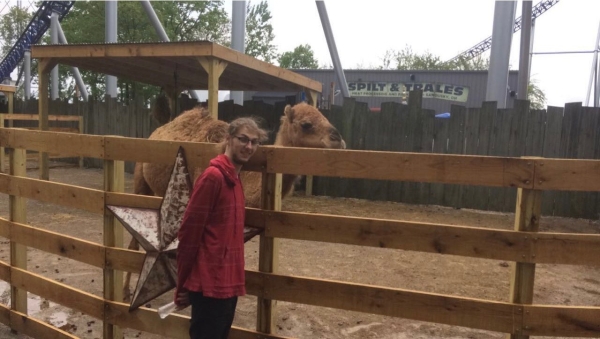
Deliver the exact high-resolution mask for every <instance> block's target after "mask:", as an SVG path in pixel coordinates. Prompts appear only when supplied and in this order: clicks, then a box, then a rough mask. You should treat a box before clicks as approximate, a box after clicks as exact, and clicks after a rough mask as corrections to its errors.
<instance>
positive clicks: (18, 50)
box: [0, 1, 75, 82]
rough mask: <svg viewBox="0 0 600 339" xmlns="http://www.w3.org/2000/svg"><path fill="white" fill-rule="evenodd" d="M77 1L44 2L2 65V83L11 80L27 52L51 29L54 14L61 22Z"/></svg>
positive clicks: (0, 69)
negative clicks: (7, 79) (11, 75)
mask: <svg viewBox="0 0 600 339" xmlns="http://www.w3.org/2000/svg"><path fill="white" fill-rule="evenodd" d="M74 3H75V1H43V2H42V4H41V6H40V7H39V8H38V10H37V12H36V13H35V15H34V16H33V18H32V19H31V21H30V22H29V24H28V25H27V28H26V29H25V31H23V34H21V36H20V37H19V39H18V40H17V42H15V44H14V45H13V47H12V48H11V49H10V51H9V52H8V54H7V55H6V57H5V58H4V60H2V62H1V63H0V82H2V81H4V79H6V78H10V73H12V71H13V70H14V69H15V68H16V67H17V65H18V64H19V62H21V60H23V57H24V56H25V51H26V50H29V48H30V47H31V45H34V44H37V43H38V42H39V41H40V39H41V38H42V36H43V35H44V33H46V31H47V30H48V28H50V17H51V16H52V12H56V13H58V20H59V21H61V20H62V19H63V18H64V17H65V15H67V13H69V11H70V10H71V7H73V4H74Z"/></svg>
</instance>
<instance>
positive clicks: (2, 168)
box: [0, 114, 6, 173]
mask: <svg viewBox="0 0 600 339" xmlns="http://www.w3.org/2000/svg"><path fill="white" fill-rule="evenodd" d="M0 127H2V128H4V114H0ZM4 152H5V149H4V147H2V146H0V172H2V173H6V156H5V154H4Z"/></svg>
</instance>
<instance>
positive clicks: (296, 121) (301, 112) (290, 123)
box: [281, 103, 346, 149]
mask: <svg viewBox="0 0 600 339" xmlns="http://www.w3.org/2000/svg"><path fill="white" fill-rule="evenodd" d="M281 129H282V131H283V132H284V133H285V135H281V138H282V140H281V141H282V142H283V143H285V144H289V146H293V147H311V148H341V149H345V148H346V142H345V141H344V139H343V138H342V135H341V134H340V132H339V131H338V130H337V129H336V128H335V127H334V126H333V125H332V124H331V123H329V121H328V120H327V118H325V117H324V116H323V114H321V112H319V110H318V109H317V108H315V107H313V106H311V105H308V104H306V103H300V104H297V105H295V106H294V107H292V106H290V105H287V106H286V107H285V111H284V116H283V117H281Z"/></svg>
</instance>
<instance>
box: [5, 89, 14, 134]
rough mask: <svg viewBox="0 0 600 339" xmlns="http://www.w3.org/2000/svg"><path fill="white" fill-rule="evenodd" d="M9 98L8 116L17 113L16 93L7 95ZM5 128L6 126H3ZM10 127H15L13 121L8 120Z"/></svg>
mask: <svg viewBox="0 0 600 339" xmlns="http://www.w3.org/2000/svg"><path fill="white" fill-rule="evenodd" d="M7 97H8V114H13V113H14V112H15V93H14V92H9V93H7ZM2 127H4V125H2ZM8 127H13V121H12V119H10V120H8Z"/></svg>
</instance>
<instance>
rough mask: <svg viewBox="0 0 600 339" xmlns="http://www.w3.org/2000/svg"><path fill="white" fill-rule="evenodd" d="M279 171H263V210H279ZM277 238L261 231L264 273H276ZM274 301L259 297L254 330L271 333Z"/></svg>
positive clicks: (280, 184) (260, 253)
mask: <svg viewBox="0 0 600 339" xmlns="http://www.w3.org/2000/svg"><path fill="white" fill-rule="evenodd" d="M281 187H282V175H281V173H263V177H262V194H261V207H262V209H264V210H272V211H281ZM278 252H279V240H278V239H275V238H270V237H267V236H265V235H264V233H262V234H261V235H260V245H259V252H258V255H259V257H258V270H259V271H260V272H266V273H277V270H278V266H279V260H278ZM275 306H276V301H275V300H271V299H266V298H264V297H259V298H258V301H257V312H256V330H257V331H260V332H263V333H273V330H274V327H275V324H274V319H275Z"/></svg>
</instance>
